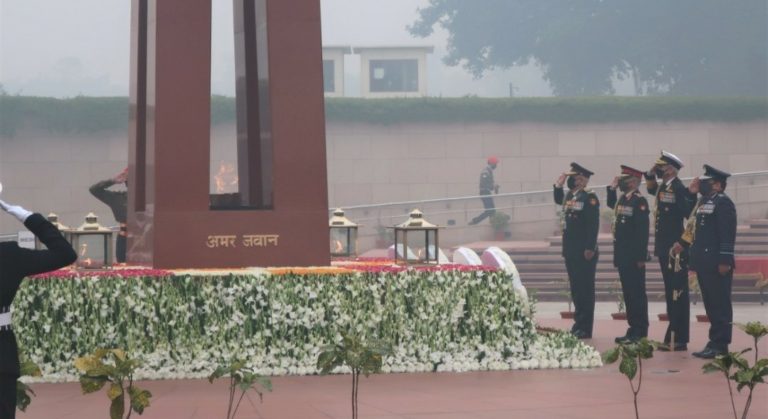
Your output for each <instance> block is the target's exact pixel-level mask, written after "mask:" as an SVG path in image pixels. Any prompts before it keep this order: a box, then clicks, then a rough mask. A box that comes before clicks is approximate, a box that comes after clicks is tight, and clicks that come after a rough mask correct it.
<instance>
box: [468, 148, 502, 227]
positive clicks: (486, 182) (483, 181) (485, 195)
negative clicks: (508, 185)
mask: <svg viewBox="0 0 768 419" xmlns="http://www.w3.org/2000/svg"><path fill="white" fill-rule="evenodd" d="M498 164H499V159H498V158H496V157H493V156H491V157H488V166H485V169H483V171H482V172H480V199H481V200H482V201H483V207H484V208H485V211H483V212H482V213H481V214H480V215H478V216H477V217H475V218H473V219H472V221H470V222H469V225H475V224H477V223H479V222H480V221H483V220H485V219H486V218H488V217H490V216H492V215H493V214H495V213H496V204H494V202H493V196H491V195H492V194H494V193H499V185H497V184H496V182H494V181H493V171H494V170H495V169H496V166H497V165H498Z"/></svg>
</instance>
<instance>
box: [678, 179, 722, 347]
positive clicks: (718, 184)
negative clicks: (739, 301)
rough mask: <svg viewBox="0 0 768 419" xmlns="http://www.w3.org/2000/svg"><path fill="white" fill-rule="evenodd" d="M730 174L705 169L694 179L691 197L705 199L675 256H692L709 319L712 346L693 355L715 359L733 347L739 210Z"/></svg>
mask: <svg viewBox="0 0 768 419" xmlns="http://www.w3.org/2000/svg"><path fill="white" fill-rule="evenodd" d="M729 176H730V174H729V173H726V172H723V171H722V170H718V169H715V168H714V167H712V166H709V165H706V164H705V165H704V176H701V177H699V178H697V179H694V181H693V182H691V185H690V186H689V190H690V192H691V193H696V192H698V193H700V194H701V198H700V199H699V201H698V203H697V204H696V208H695V209H694V211H693V214H695V219H694V218H691V220H689V223H688V224H687V225H686V229H685V231H684V232H683V235H682V237H681V238H680V240H679V241H678V243H676V244H675V246H674V249H673V254H679V253H681V252H682V250H683V249H684V248H688V251H689V253H690V258H691V261H690V269H692V270H693V271H694V272H696V275H697V277H698V280H699V286H700V288H701V295H702V298H703V300H704V309H705V310H706V312H707V316H708V317H709V322H710V327H709V342H708V343H707V345H706V347H704V349H703V350H701V351H699V352H694V353H693V354H692V355H693V356H695V357H698V358H705V359H712V358H714V357H716V356H717V355H721V354H725V353H727V352H728V345H729V344H730V343H731V334H732V330H733V327H732V324H731V323H732V322H733V306H732V304H731V286H732V284H733V269H734V268H735V266H736V264H735V260H734V245H735V242H736V206H735V205H734V203H733V201H731V198H729V197H728V195H726V194H725V188H726V185H727V179H728V177H729Z"/></svg>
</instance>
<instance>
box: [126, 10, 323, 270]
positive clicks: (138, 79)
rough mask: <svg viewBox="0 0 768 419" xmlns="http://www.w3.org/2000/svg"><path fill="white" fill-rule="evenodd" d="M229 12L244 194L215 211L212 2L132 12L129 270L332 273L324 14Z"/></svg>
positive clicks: (217, 200) (219, 203)
mask: <svg viewBox="0 0 768 419" xmlns="http://www.w3.org/2000/svg"><path fill="white" fill-rule="evenodd" d="M234 10H235V16H234V18H235V25H234V26H235V33H234V38H235V55H236V60H235V61H236V63H235V64H236V65H235V67H236V73H237V124H238V140H237V144H238V149H237V150H238V175H239V191H238V192H237V193H236V194H233V195H232V196H229V197H227V198H226V199H222V198H221V197H215V196H214V197H212V196H211V194H210V192H209V182H210V131H211V130H210V128H211V118H210V113H211V108H210V106H211V105H210V96H211V91H210V83H211V81H210V78H211V77H210V75H211V74H210V73H211V2H210V1H209V0H163V1H148V0H133V12H132V37H131V94H130V98H131V101H130V103H131V107H130V120H131V123H130V136H129V138H130V147H129V170H130V178H129V182H128V186H129V202H128V205H129V208H128V214H129V215H128V229H129V238H128V260H129V262H131V263H137V264H142V265H151V266H153V267H155V268H213V267H233V268H234V267H247V266H288V265H289V266H310V265H328V263H329V254H328V241H329V233H328V225H327V220H328V219H327V216H328V210H327V208H328V202H327V201H328V198H327V196H328V194H327V182H326V158H325V121H324V109H323V80H322V78H323V74H322V48H321V32H320V3H319V1H318V0H236V1H235V8H234ZM222 202H223V203H224V204H223V205H222Z"/></svg>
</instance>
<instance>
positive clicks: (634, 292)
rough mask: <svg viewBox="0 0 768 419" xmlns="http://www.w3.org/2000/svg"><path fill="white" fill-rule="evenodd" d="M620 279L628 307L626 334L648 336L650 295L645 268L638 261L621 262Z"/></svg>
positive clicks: (635, 336) (637, 336)
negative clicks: (646, 290) (640, 266)
mask: <svg viewBox="0 0 768 419" xmlns="http://www.w3.org/2000/svg"><path fill="white" fill-rule="evenodd" d="M618 268H619V279H620V280H621V292H622V293H623V295H624V305H625V306H626V308H627V323H629V329H627V334H626V336H629V337H633V338H644V337H648V295H647V294H646V292H645V268H638V267H637V264H636V263H628V264H621V265H619V266H618Z"/></svg>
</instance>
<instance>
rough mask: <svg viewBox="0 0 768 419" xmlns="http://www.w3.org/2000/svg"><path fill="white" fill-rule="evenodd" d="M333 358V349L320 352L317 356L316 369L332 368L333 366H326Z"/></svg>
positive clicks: (334, 356)
mask: <svg viewBox="0 0 768 419" xmlns="http://www.w3.org/2000/svg"><path fill="white" fill-rule="evenodd" d="M334 359H336V352H335V351H326V352H321V353H320V355H318V356H317V369H319V370H321V371H325V370H326V369H328V370H329V372H330V370H332V369H333V368H330V369H329V368H328V367H329V366H330V365H331V364H333V362H334ZM321 374H327V372H323V373H321Z"/></svg>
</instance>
